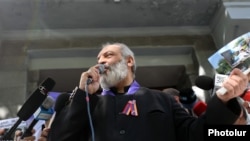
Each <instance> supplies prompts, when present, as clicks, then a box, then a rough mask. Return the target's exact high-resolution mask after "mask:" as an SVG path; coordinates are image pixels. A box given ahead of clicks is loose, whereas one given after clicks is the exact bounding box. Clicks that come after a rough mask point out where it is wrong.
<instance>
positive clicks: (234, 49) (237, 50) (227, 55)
mask: <svg viewBox="0 0 250 141" xmlns="http://www.w3.org/2000/svg"><path fill="white" fill-rule="evenodd" d="M208 61H209V63H210V64H211V65H212V66H213V68H214V69H215V71H216V73H218V74H220V75H229V74H230V72H231V71H232V69H233V68H239V69H241V70H242V71H243V72H244V74H245V75H247V74H249V72H250V69H249V66H250V32H248V33H246V34H243V35H241V36H239V37H238V38H236V39H234V40H233V41H231V42H229V43H228V44H227V45H225V46H224V47H222V48H221V49H219V50H218V51H217V52H216V53H214V54H213V55H212V56H210V57H209V58H208ZM217 92H218V93H220V94H222V95H224V94H226V92H227V90H226V89H225V88H223V87H222V88H220V89H219V90H218V91H217Z"/></svg>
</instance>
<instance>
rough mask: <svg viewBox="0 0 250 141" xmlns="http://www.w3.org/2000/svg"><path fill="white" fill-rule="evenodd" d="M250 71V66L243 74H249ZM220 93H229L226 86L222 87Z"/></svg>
mask: <svg viewBox="0 0 250 141" xmlns="http://www.w3.org/2000/svg"><path fill="white" fill-rule="evenodd" d="M249 73H250V68H248V69H246V70H245V71H243V74H245V75H248V74H249ZM217 92H218V93H219V94H221V95H224V94H226V93H227V89H226V88H224V87H221V88H220V89H219V90H218V91H217Z"/></svg>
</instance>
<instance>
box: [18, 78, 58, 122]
mask: <svg viewBox="0 0 250 141" xmlns="http://www.w3.org/2000/svg"><path fill="white" fill-rule="evenodd" d="M54 86H55V81H54V80H53V79H51V78H47V79H46V80H44V81H43V82H42V83H41V84H40V85H39V87H38V88H37V89H36V90H35V91H34V92H33V93H32V94H31V95H30V97H29V98H28V99H27V100H26V102H25V103H24V104H23V106H22V107H21V109H20V110H19V111H18V113H17V116H18V117H19V118H20V119H22V120H24V121H26V120H27V119H29V118H30V117H31V116H32V114H33V113H34V112H35V111H36V110H37V109H38V108H39V107H40V106H41V105H42V103H43V101H44V100H45V98H46V97H47V96H48V92H49V91H50V90H52V89H53V87H54Z"/></svg>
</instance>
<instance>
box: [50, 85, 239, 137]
mask: <svg viewBox="0 0 250 141" xmlns="http://www.w3.org/2000/svg"><path fill="white" fill-rule="evenodd" d="M85 97H86V94H85V92H83V91H81V90H79V89H78V90H77V91H76V93H75V94H74V96H73V98H72V100H71V101H70V102H69V103H68V104H67V105H66V106H65V107H64V108H63V109H62V110H61V112H60V113H57V116H56V118H55V120H54V122H53V124H52V127H51V129H50V132H49V137H48V141H90V140H91V135H92V134H94V138H95V141H177V140H178V141H203V140H204V136H203V132H204V125H207V124H233V122H234V121H235V120H236V119H237V117H238V115H239V113H240V108H239V104H238V103H237V101H236V99H233V100H231V101H230V102H229V104H228V105H225V104H223V103H222V102H221V101H220V100H219V99H218V98H217V96H214V97H213V98H212V99H211V101H209V103H208V107H207V110H206V113H205V114H204V115H203V116H201V117H199V118H196V117H192V116H190V115H189V114H188V113H187V112H186V111H185V110H184V109H183V108H181V106H180V105H179V104H178V103H177V102H176V101H175V99H174V98H173V97H172V96H170V95H168V94H165V93H162V92H161V91H157V90H151V89H148V88H144V87H141V88H140V89H139V90H138V91H137V92H136V93H135V94H134V95H116V96H110V95H105V96H103V95H98V94H96V95H90V96H89V100H90V101H89V104H90V113H91V120H89V116H88V112H87V111H88V108H87V102H86V99H85ZM129 100H136V106H137V109H138V116H133V115H125V114H122V113H121V112H122V110H123V109H124V107H125V105H126V104H127V102H128V101H129ZM90 121H92V123H93V128H90ZM91 130H92V131H94V133H93V132H91Z"/></svg>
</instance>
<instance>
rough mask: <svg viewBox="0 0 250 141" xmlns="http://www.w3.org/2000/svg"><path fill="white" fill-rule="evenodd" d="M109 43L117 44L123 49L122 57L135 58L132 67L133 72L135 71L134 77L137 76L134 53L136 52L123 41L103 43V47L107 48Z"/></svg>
mask: <svg viewBox="0 0 250 141" xmlns="http://www.w3.org/2000/svg"><path fill="white" fill-rule="evenodd" d="M109 45H116V46H118V47H119V48H120V50H121V54H122V57H123V58H124V59H126V58H127V57H132V58H133V60H134V66H133V67H132V72H133V73H134V77H135V71H136V61H135V55H134V52H133V51H132V50H131V49H130V48H129V47H128V46H127V45H125V44H123V43H117V42H116V43H105V44H103V45H102V48H105V47H106V46H109Z"/></svg>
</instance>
